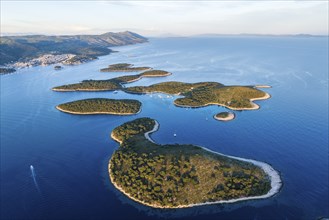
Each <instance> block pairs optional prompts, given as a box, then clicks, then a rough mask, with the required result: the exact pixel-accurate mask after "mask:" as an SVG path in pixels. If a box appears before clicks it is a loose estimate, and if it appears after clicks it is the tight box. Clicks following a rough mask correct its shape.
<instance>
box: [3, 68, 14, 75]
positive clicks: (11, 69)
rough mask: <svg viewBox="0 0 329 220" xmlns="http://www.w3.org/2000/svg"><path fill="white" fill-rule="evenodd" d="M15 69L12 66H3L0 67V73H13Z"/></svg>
mask: <svg viewBox="0 0 329 220" xmlns="http://www.w3.org/2000/svg"><path fill="white" fill-rule="evenodd" d="M15 71H16V70H15V69H14V68H5V67H0V75H5V74H9V73H13V72H15Z"/></svg>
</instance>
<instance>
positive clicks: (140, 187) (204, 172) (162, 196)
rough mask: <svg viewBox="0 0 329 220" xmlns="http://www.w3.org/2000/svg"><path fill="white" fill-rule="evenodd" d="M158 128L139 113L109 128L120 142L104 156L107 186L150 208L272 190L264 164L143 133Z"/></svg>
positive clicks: (271, 173) (273, 179) (274, 180)
mask: <svg viewBox="0 0 329 220" xmlns="http://www.w3.org/2000/svg"><path fill="white" fill-rule="evenodd" d="M158 127H159V124H158V123H157V121H155V120H153V119H151V118H139V119H135V120H133V121H130V122H127V123H124V124H122V125H120V126H119V127H117V128H115V129H114V130H113V131H112V133H111V137H112V138H113V139H114V140H116V141H117V142H119V143H120V147H119V149H118V150H116V151H115V152H114V153H113V155H112V157H111V159H110V161H109V167H108V168H109V176H110V180H111V182H112V183H113V185H114V186H115V187H116V188H117V189H118V190H119V191H121V192H122V193H123V194H125V195H126V196H128V197H129V198H130V199H132V200H134V201H136V202H139V203H141V204H144V205H147V206H151V207H154V208H184V207H192V206H198V205H205V204H214V203H232V202H237V201H243V200H249V199H261V198H267V197H270V196H273V195H275V194H276V193H277V192H278V191H279V190H280V188H281V185H282V184H281V178H280V175H279V173H278V172H277V171H276V170H274V169H273V168H272V167H271V166H270V165H268V164H266V163H263V162H259V161H255V160H249V159H243V158H238V157H232V156H227V155H223V154H219V153H216V152H213V151H210V150H208V149H206V148H203V147H199V146H194V145H189V144H187V145H178V144H175V145H160V144H157V143H154V141H153V140H152V139H151V138H150V137H149V134H150V133H152V132H155V131H156V130H157V129H158Z"/></svg>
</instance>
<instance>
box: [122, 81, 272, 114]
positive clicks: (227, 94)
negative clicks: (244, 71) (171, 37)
mask: <svg viewBox="0 0 329 220" xmlns="http://www.w3.org/2000/svg"><path fill="white" fill-rule="evenodd" d="M124 91H125V92H130V93H142V94H143V93H157V92H160V93H166V94H171V95H181V96H184V97H183V98H177V99H176V100H175V101H174V104H175V105H176V106H180V107H203V106H208V105H220V106H224V107H227V108H229V109H231V110H254V109H259V105H257V104H255V103H254V102H253V101H255V100H263V99H268V98H270V95H269V94H268V93H266V92H263V91H261V90H258V89H257V88H254V87H252V86H225V85H223V84H221V83H217V82H199V83H183V82H163V83H158V84H153V85H150V86H134V87H129V88H125V89H124Z"/></svg>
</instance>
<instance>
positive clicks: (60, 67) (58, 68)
mask: <svg viewBox="0 0 329 220" xmlns="http://www.w3.org/2000/svg"><path fill="white" fill-rule="evenodd" d="M61 69H63V67H62V66H54V70H61Z"/></svg>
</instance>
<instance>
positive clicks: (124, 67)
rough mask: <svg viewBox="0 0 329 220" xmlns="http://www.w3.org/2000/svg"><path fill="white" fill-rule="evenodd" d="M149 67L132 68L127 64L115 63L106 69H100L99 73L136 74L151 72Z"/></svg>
mask: <svg viewBox="0 0 329 220" xmlns="http://www.w3.org/2000/svg"><path fill="white" fill-rule="evenodd" d="M151 69H152V68H150V67H134V65H132V64H129V63H117V64H112V65H109V66H108V67H107V68H103V69H100V71H101V72H138V71H144V70H151Z"/></svg>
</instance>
